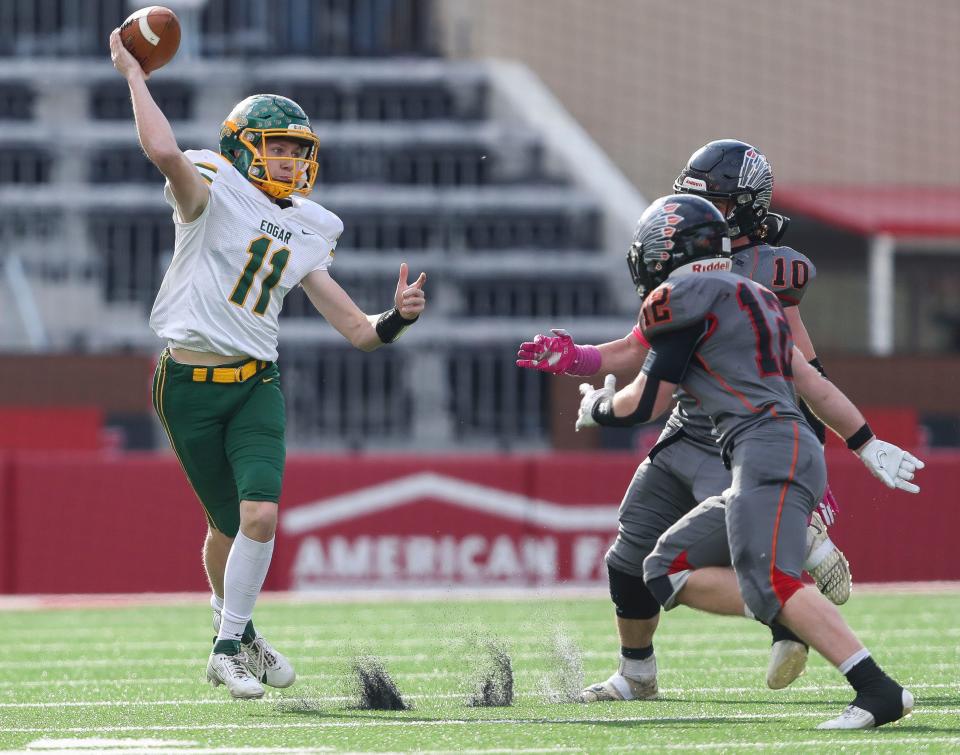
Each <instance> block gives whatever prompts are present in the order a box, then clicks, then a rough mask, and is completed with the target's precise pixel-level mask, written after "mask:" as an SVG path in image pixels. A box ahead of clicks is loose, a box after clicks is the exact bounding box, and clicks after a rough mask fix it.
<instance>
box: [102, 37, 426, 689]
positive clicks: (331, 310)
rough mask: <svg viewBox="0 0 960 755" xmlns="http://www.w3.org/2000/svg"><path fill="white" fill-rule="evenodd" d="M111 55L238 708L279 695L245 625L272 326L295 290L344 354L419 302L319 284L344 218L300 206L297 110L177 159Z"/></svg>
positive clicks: (256, 567) (418, 307)
mask: <svg viewBox="0 0 960 755" xmlns="http://www.w3.org/2000/svg"><path fill="white" fill-rule="evenodd" d="M110 54H111V59H112V60H113V64H114V66H115V67H116V69H117V71H118V72H119V73H120V74H121V75H122V76H123V77H124V78H125V79H126V81H127V84H128V85H129V87H130V96H131V99H132V101H133V112H134V117H135V119H136V125H137V134H138V136H139V139H140V144H141V146H142V147H143V151H144V152H145V153H146V155H147V157H148V158H149V159H150V160H151V161H152V162H153V163H154V165H156V166H157V168H159V169H160V172H161V173H163V175H164V176H165V178H166V185H165V187H164V196H165V198H166V200H167V202H168V204H169V205H170V206H171V207H172V208H173V222H174V224H175V225H176V242H175V246H174V255H173V260H172V261H171V263H170V267H169V268H168V270H167V272H166V275H165V276H164V279H163V283H162V285H161V286H160V292H159V294H158V295H157V299H156V302H155V303H154V305H153V312H152V313H151V316H150V325H151V327H152V328H153V330H154V331H155V332H156V334H157V335H158V336H160V337H161V338H163V339H164V340H166V342H167V348H166V349H164V351H163V353H162V355H161V356H160V360H159V363H158V365H157V370H156V375H155V377H154V383H153V405H154V408H155V409H156V411H157V415H158V416H159V418H160V421H161V423H162V424H163V427H164V429H165V430H166V432H167V435H168V436H169V439H170V445H171V446H172V447H173V450H174V451H175V452H176V455H177V457H178V459H179V460H180V464H181V465H182V466H183V470H184V472H185V473H186V475H187V478H188V479H189V481H190V484H191V485H192V487H193V489H194V491H195V492H196V494H197V498H199V499H200V503H201V504H202V505H203V508H204V512H205V513H206V517H207V524H208V532H207V537H206V541H205V543H204V549H203V560H204V566H205V568H206V572H207V578H208V580H209V582H210V587H211V590H212V592H213V595H212V597H211V600H210V604H211V607H212V608H213V619H214V628H215V629H216V631H217V637H216V640H215V643H214V646H213V651H212V652H211V654H210V658H209V661H208V663H207V679H208V680H209V681H210V682H211V683H212V684H213V685H214V686H218V685H220V684H224V685H226V687H227V689H228V690H229V692H230V694H231V695H233V696H234V697H237V698H259V697H262V696H263V694H264V688H263V686H262V683H265V684H268V685H270V686H272V687H288V686H290V685H291V684H293V682H294V679H295V677H296V674H295V672H294V670H293V667H292V666H291V664H290V662H289V661H288V660H287V659H286V658H285V657H284V656H283V655H281V654H280V653H279V652H278V651H277V650H276V649H275V648H273V647H272V646H271V645H270V643H268V642H267V641H266V639H264V638H263V636H262V635H260V634H259V633H258V632H257V631H256V630H255V629H254V626H253V622H252V620H251V617H252V615H253V609H254V605H255V603H256V600H257V596H258V595H259V593H260V589H261V587H262V585H263V581H264V579H265V577H266V575H267V570H268V568H269V566H270V559H271V556H272V554H273V542H274V532H275V530H276V526H277V502H278V500H279V498H280V487H281V482H282V478H283V466H284V460H285V456H286V447H285V444H284V430H285V415H284V400H283V394H282V393H281V392H280V384H279V381H280V372H279V369H278V367H277V365H276V362H275V360H276V359H277V335H278V319H277V318H278V316H279V314H280V307H281V305H282V302H283V297H284V296H285V295H286V293H287V292H288V291H289V290H290V289H291V288H293V287H294V286H296V285H298V284H299V285H301V286H303V288H304V290H305V291H306V293H307V296H308V297H309V298H310V300H311V302H313V304H314V306H315V307H316V308H317V310H318V311H319V312H320V314H321V315H323V317H324V318H326V320H327V321H328V322H329V323H330V324H331V325H333V327H334V328H336V329H337V330H338V331H339V332H340V333H341V334H342V335H343V336H344V337H345V338H346V339H347V340H348V341H350V343H351V344H353V345H354V346H355V347H357V348H358V349H361V350H363V351H372V350H374V349H377V348H379V347H380V346H382V345H383V344H385V343H391V342H393V341H395V340H396V339H397V338H398V337H399V336H400V335H401V334H402V333H403V331H404V330H405V329H406V328H407V327H409V326H410V325H411V324H412V323H413V322H415V321H416V320H417V318H418V317H419V315H420V313H421V312H422V311H423V308H424V305H425V297H424V291H423V285H424V282H425V281H426V275H425V274H423V273H421V274H420V276H419V277H418V278H417V280H416V281H415V282H413V283H412V284H410V283H408V282H407V265H406V264H405V263H404V264H402V265H401V266H400V278H399V280H398V282H397V289H396V293H395V295H394V304H393V306H392V307H391V308H390V309H389V310H387V311H386V312H384V313H382V314H378V315H367V314H365V313H364V312H362V311H361V310H360V309H359V307H357V305H356V304H355V303H354V301H353V300H352V299H351V298H350V296H349V295H347V293H346V292H345V291H344V290H343V289H342V288H341V287H340V286H339V285H337V283H336V282H335V281H334V280H333V278H331V277H330V274H329V272H328V270H327V269H328V268H329V266H330V264H331V262H332V261H333V251H334V248H335V247H336V244H337V239H338V238H339V237H340V234H341V232H342V231H343V223H342V222H341V221H340V218H338V217H337V216H336V215H334V214H333V213H332V212H330V211H329V210H326V209H324V208H323V207H321V206H320V205H319V204H316V203H315V202H312V201H310V200H309V199H306V195H308V194H309V193H310V191H311V190H312V189H313V184H314V182H315V181H316V178H317V168H318V165H317V159H316V158H317V150H318V148H319V141H318V139H317V137H316V135H315V134H314V133H313V130H312V129H311V127H310V121H309V119H308V118H307V115H306V113H304V111H303V110H302V109H301V108H300V106H299V105H297V103H295V102H293V101H292V100H290V99H287V98H286V97H281V96H279V95H274V94H258V95H254V96H252V97H248V98H247V99H245V100H243V101H242V102H240V103H239V104H238V105H236V107H234V109H233V111H232V112H231V113H230V114H229V115H228V116H227V118H226V120H225V121H224V122H223V125H222V127H221V129H220V148H219V151H218V152H213V151H210V150H187V151H186V152H181V151H180V149H179V147H178V146H177V141H176V139H175V138H174V134H173V130H172V129H171V127H170V124H169V122H168V121H167V119H166V117H165V116H164V114H163V113H162V112H161V110H160V108H159V107H158V106H157V104H156V103H155V102H154V100H153V98H152V97H151V95H150V92H149V90H148V88H147V85H146V83H145V80H146V78H147V77H146V75H145V74H144V72H143V70H142V69H141V67H140V65H139V64H138V63H137V61H136V60H135V59H134V58H133V56H132V55H131V54H130V53H129V52H128V51H127V50H126V49H125V48H124V46H123V44H122V43H121V41H120V36H119V33H118V31H117V30H114V32H113V33H112V34H111V36H110Z"/></svg>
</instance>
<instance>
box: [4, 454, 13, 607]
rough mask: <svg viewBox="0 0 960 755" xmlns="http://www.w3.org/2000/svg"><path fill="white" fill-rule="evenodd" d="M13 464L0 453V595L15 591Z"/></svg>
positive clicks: (5, 455) (8, 456) (6, 455)
mask: <svg viewBox="0 0 960 755" xmlns="http://www.w3.org/2000/svg"><path fill="white" fill-rule="evenodd" d="M12 486H13V464H12V463H11V460H10V455H9V454H5V453H3V452H0V593H11V592H14V591H15V589H16V584H15V583H14V579H13V559H14V551H13V543H14V542H15V538H16V534H15V530H16V526H15V524H14V520H13V516H14V509H13V495H12Z"/></svg>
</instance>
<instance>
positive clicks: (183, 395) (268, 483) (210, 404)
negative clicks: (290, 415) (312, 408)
mask: <svg viewBox="0 0 960 755" xmlns="http://www.w3.org/2000/svg"><path fill="white" fill-rule="evenodd" d="M153 408H154V409H155V410H156V412H157V416H159V417H160V422H161V423H162V424H163V428H164V430H166V431H167V436H168V437H169V439H170V445H171V446H173V450H174V452H175V453H176V455H177V458H178V459H179V460H180V465H181V466H182V467H183V471H184V472H185V473H186V475H187V479H188V480H189V481H190V485H191V486H192V487H193V490H194V492H195V493H196V494H197V498H199V499H200V503H201V504H202V505H203V508H204V511H205V512H206V515H207V522H208V523H209V525H210V526H211V527H212V528H214V529H216V530H218V531H220V532H222V533H223V534H224V535H227V536H228V537H236V534H237V532H238V531H239V529H240V501H273V502H277V501H279V500H280V487H281V483H282V481H283V464H284V460H285V458H286V445H285V443H284V430H285V427H286V415H285V410H284V402H283V394H282V393H281V392H280V371H279V370H278V369H277V365H276V364H274V363H272V362H256V361H253V362H251V361H244V362H237V363H235V364H230V365H224V366H223V367H217V368H213V367H195V366H192V365H185V364H180V363H178V362H175V361H174V360H173V359H172V358H171V356H170V352H169V351H168V350H166V349H165V350H164V351H163V354H161V356H160V361H159V362H158V364H157V369H156V372H155V374H154V378H153Z"/></svg>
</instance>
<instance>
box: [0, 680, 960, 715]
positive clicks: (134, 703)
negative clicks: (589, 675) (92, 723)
mask: <svg viewBox="0 0 960 755" xmlns="http://www.w3.org/2000/svg"><path fill="white" fill-rule="evenodd" d="M194 683H196V682H194ZM907 686H908V687H909V688H910V690H911V691H913V692H916V691H918V690H937V689H956V690H958V693H960V686H958V684H957V683H943V684H908V685H907ZM844 690H847V691H849V690H850V686H849V685H847V684H821V685H808V686H798V685H792V686H791V687H790V691H791V692H841V691H844ZM750 693H757V694H762V695H764V698H765V699H768V698H770V697H775V696H776V695H778V694H780V693H777V692H771V691H770V690H767V689H764V688H762V687H760V686H754V687H661V688H660V694H661V695H668V696H673V695H677V696H680V697H683V696H685V695H693V694H697V695H700V694H711V695H718V694H719V695H743V694H750ZM468 696H469V694H468V693H467V692H462V693H458V692H444V693H433V692H429V693H422V694H416V693H414V694H404V695H403V697H404V698H406V699H409V700H421V699H430V700H459V699H466V698H467V697H468ZM516 696H517V697H523V698H539V699H542V697H543V695H542V694H541V693H539V692H526V691H524V692H517V693H516ZM300 699H303V700H305V701H307V702H310V703H313V702H317V703H347V702H351V701H354V700H356V696H353V695H314V694H311V693H310V692H309V691H306V690H305V691H304V692H303V695H302V698H301V697H300V696H298V695H296V694H291V693H287V695H286V696H284V697H279V696H277V697H269V698H265V699H263V700H253V701H250V704H252V705H271V706H272V705H277V704H278V703H283V702H287V703H295V702H297V701H298V700H300ZM690 702H696V701H695V700H691V701H690ZM744 702H745V703H751V702H753V701H750V700H746V701H744ZM233 703H234V701H233V700H232V699H230V698H229V697H216V698H209V697H204V698H193V699H172V700H61V701H55V702H36V703H20V702H17V703H0V709H5V708H37V709H43V708H141V707H152V706H181V705H232V704H233ZM918 705H919V706H922V705H923V700H922V699H920V701H919V702H918Z"/></svg>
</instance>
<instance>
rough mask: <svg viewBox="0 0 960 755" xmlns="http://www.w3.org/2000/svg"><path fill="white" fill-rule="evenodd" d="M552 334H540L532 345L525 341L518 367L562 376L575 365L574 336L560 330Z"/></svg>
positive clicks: (519, 354) (575, 346)
mask: <svg viewBox="0 0 960 755" xmlns="http://www.w3.org/2000/svg"><path fill="white" fill-rule="evenodd" d="M551 332H552V333H553V336H552V337H551V336H545V335H543V334H542V333H538V334H537V336H536V337H535V338H534V339H533V342H532V343H531V342H530V341H525V342H524V343H522V344H520V351H518V352H517V367H525V368H527V369H529V370H540V371H541V372H552V373H553V374H554V375H562V374H563V373H564V372H566V371H567V368H568V367H570V366H571V365H573V363H574V360H576V358H577V345H576V344H575V343H574V342H573V336H571V335H570V334H569V333H567V331H565V330H561V329H560V328H554V329H553V330H552V331H551Z"/></svg>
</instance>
